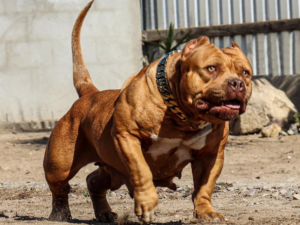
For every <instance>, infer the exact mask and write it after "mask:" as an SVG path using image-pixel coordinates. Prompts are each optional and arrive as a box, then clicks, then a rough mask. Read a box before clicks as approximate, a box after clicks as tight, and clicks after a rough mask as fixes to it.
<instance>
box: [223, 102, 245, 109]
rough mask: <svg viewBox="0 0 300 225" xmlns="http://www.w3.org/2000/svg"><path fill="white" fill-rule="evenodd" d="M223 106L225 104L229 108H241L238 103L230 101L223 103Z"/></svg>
mask: <svg viewBox="0 0 300 225" xmlns="http://www.w3.org/2000/svg"><path fill="white" fill-rule="evenodd" d="M224 106H226V107H227V108H230V109H240V108H241V105H240V104H238V103H232V102H227V103H224Z"/></svg>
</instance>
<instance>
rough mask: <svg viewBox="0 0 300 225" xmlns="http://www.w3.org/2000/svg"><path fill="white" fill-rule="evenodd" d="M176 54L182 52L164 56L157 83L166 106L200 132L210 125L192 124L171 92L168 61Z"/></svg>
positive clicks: (157, 73)
mask: <svg viewBox="0 0 300 225" xmlns="http://www.w3.org/2000/svg"><path fill="white" fill-rule="evenodd" d="M176 52H180V51H179V50H175V51H172V52H169V53H168V54H166V55H164V56H163V57H162V59H161V60H160V61H159V63H158V66H157V71H156V83H157V87H158V90H159V92H160V94H161V97H162V98H163V100H164V103H165V105H166V106H167V107H168V108H169V109H170V110H171V112H172V113H174V114H175V115H176V116H178V117H179V118H180V119H181V120H182V121H183V122H184V123H186V124H188V125H189V126H190V128H191V129H192V130H199V129H202V128H203V127H204V126H206V125H207V124H208V123H207V122H205V121H201V122H200V123H199V124H196V123H192V122H191V121H189V120H188V119H187V118H186V116H185V115H184V114H183V113H182V111H181V110H180V109H179V107H178V105H177V102H176V101H175V99H174V96H173V94H172V92H171V88H170V86H169V82H168V79H167V75H166V70H165V69H166V64H167V61H168V58H169V56H171V55H173V54H174V53H176Z"/></svg>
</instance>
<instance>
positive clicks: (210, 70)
mask: <svg viewBox="0 0 300 225" xmlns="http://www.w3.org/2000/svg"><path fill="white" fill-rule="evenodd" d="M207 70H208V72H211V73H212V72H215V71H216V67H215V66H209V67H207Z"/></svg>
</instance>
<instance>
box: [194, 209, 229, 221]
mask: <svg viewBox="0 0 300 225" xmlns="http://www.w3.org/2000/svg"><path fill="white" fill-rule="evenodd" d="M194 217H195V218H197V219H199V220H204V221H212V222H221V221H227V219H226V218H225V216H224V215H223V214H222V213H218V212H215V211H211V212H204V213H199V212H197V210H195V211H194Z"/></svg>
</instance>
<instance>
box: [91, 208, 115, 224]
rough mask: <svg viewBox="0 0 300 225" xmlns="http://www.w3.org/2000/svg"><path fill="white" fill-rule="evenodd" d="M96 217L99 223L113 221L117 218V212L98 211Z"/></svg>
mask: <svg viewBox="0 0 300 225" xmlns="http://www.w3.org/2000/svg"><path fill="white" fill-rule="evenodd" d="M96 219H97V220H98V222H100V223H113V222H116V220H117V219H118V214H117V213H115V212H113V211H110V212H105V213H99V214H97V215H96Z"/></svg>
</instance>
